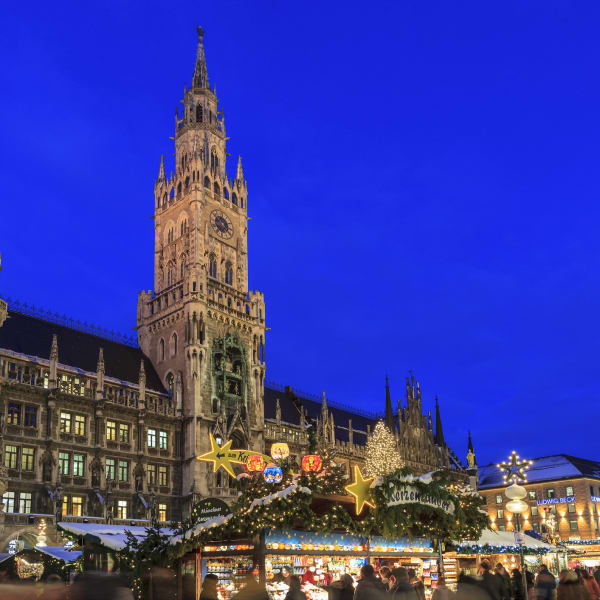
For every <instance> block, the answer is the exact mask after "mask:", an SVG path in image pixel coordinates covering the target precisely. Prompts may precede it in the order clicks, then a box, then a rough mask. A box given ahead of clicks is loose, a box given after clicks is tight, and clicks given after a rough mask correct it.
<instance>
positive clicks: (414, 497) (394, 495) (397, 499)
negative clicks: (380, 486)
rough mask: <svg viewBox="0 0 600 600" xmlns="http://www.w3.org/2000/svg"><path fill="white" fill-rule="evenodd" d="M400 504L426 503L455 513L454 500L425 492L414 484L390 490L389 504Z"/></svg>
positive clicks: (446, 511)
mask: <svg viewBox="0 0 600 600" xmlns="http://www.w3.org/2000/svg"><path fill="white" fill-rule="evenodd" d="M399 504H424V505H425V506H431V507H433V508H438V509H439V510H443V511H444V512H445V513H448V514H450V515H453V514H454V502H451V501H450V500H443V499H442V498H435V497H434V496H432V495H430V494H427V493H423V492H421V491H420V490H418V489H417V488H416V487H414V486H412V485H403V486H396V487H394V488H393V489H392V490H390V492H389V500H388V503H387V505H388V506H398V505H399Z"/></svg>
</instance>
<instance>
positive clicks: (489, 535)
mask: <svg viewBox="0 0 600 600" xmlns="http://www.w3.org/2000/svg"><path fill="white" fill-rule="evenodd" d="M523 538H524V542H523V552H524V553H525V554H527V550H533V551H536V552H539V551H540V550H541V549H543V550H545V551H546V552H561V551H562V549H561V548H558V547H557V546H553V545H552V544H547V543H546V542H543V541H542V540H538V539H536V538H534V537H532V536H530V535H527V534H523ZM455 545H456V546H457V547H459V548H465V547H480V548H483V547H485V546H491V547H493V548H498V549H501V548H514V550H515V553H518V552H519V546H518V545H517V543H516V542H515V535H514V532H511V531H493V530H490V529H485V530H484V531H483V532H482V534H481V536H480V538H479V539H478V540H476V541H473V540H463V541H462V542H460V543H459V542H457V543H456V544H455Z"/></svg>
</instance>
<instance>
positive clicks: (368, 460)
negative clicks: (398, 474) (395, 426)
mask: <svg viewBox="0 0 600 600" xmlns="http://www.w3.org/2000/svg"><path fill="white" fill-rule="evenodd" d="M403 466H404V461H403V460H402V457H401V456H400V452H399V451H398V448H397V447H396V438H395V436H394V434H393V433H392V432H391V431H390V430H389V429H388V428H387V427H386V426H385V425H384V424H383V421H378V422H377V424H376V425H375V429H373V433H372V434H371V435H370V436H369V437H368V439H367V447H366V454H365V475H366V476H367V477H380V476H382V475H388V474H389V473H393V472H394V471H396V470H397V469H401V468H402V467H403Z"/></svg>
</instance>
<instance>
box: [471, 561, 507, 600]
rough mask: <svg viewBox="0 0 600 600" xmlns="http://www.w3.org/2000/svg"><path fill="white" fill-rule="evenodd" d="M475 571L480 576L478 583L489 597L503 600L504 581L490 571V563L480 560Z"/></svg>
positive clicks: (492, 599) (494, 599)
mask: <svg viewBox="0 0 600 600" xmlns="http://www.w3.org/2000/svg"><path fill="white" fill-rule="evenodd" d="M477 573H478V575H479V576H480V577H481V580H480V581H479V585H480V586H481V588H482V589H484V590H485V591H486V592H487V593H488V596H489V597H490V599H491V600H503V597H504V583H503V582H502V578H501V577H500V576H499V575H496V573H492V572H491V571H490V563H489V562H488V561H487V560H482V561H481V564H480V565H479V569H478V572H477Z"/></svg>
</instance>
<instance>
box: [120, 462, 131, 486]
mask: <svg viewBox="0 0 600 600" xmlns="http://www.w3.org/2000/svg"><path fill="white" fill-rule="evenodd" d="M119 481H129V463H128V462H127V461H126V460H120V461H119Z"/></svg>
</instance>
